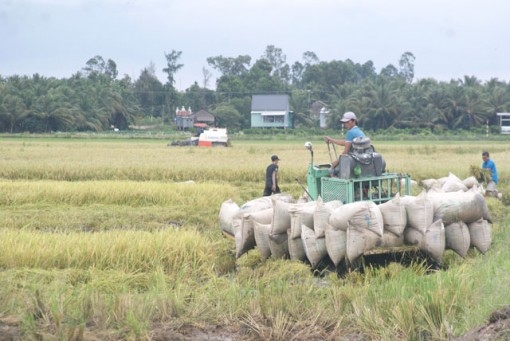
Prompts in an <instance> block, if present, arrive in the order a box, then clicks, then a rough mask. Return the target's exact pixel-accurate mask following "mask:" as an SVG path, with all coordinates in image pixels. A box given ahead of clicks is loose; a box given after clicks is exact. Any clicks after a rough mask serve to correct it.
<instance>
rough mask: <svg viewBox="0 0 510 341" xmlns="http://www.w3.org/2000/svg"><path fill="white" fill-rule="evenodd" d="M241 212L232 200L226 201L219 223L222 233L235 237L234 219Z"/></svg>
mask: <svg viewBox="0 0 510 341" xmlns="http://www.w3.org/2000/svg"><path fill="white" fill-rule="evenodd" d="M237 212H239V205H237V204H236V203H235V202H234V201H233V200H232V199H228V200H225V201H224V202H223V203H222V204H221V207H220V214H219V221H220V228H221V230H222V231H224V232H226V233H228V234H230V235H231V236H234V235H235V233H234V228H233V227H232V218H234V216H235V215H236V214H237Z"/></svg>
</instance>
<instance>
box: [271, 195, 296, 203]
mask: <svg viewBox="0 0 510 341" xmlns="http://www.w3.org/2000/svg"><path fill="white" fill-rule="evenodd" d="M272 199H276V200H280V201H284V202H288V203H290V204H292V203H294V202H296V200H294V197H292V195H290V194H288V193H276V194H272V195H271V200H272Z"/></svg>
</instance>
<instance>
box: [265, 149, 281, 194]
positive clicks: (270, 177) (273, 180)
mask: <svg viewBox="0 0 510 341" xmlns="http://www.w3.org/2000/svg"><path fill="white" fill-rule="evenodd" d="M278 161H280V159H279V158H278V156H277V155H273V156H271V164H270V165H269V166H267V168H266V186H265V187H264V194H263V195H264V196H265V197H267V196H269V195H271V194H273V193H280V187H278Z"/></svg>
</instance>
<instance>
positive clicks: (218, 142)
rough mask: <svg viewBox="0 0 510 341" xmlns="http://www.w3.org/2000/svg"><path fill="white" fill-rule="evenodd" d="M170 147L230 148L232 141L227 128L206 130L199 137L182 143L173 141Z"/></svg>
mask: <svg viewBox="0 0 510 341" xmlns="http://www.w3.org/2000/svg"><path fill="white" fill-rule="evenodd" d="M168 145H169V146H199V147H228V146H230V140H229V138H228V134H227V128H206V129H205V130H204V131H203V132H202V133H200V135H199V136H193V137H190V138H188V139H186V140H182V141H173V142H172V143H170V144H168Z"/></svg>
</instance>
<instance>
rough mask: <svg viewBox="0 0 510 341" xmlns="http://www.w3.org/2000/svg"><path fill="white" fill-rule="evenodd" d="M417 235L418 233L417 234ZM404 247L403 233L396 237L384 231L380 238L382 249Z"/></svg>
mask: <svg viewBox="0 0 510 341" xmlns="http://www.w3.org/2000/svg"><path fill="white" fill-rule="evenodd" d="M418 234H419V233H418ZM403 245H404V233H403V232H402V233H401V234H399V235H396V234H394V233H392V232H389V231H384V233H383V236H382V245H381V246H382V247H399V246H403Z"/></svg>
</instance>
